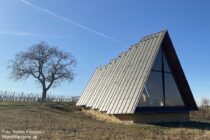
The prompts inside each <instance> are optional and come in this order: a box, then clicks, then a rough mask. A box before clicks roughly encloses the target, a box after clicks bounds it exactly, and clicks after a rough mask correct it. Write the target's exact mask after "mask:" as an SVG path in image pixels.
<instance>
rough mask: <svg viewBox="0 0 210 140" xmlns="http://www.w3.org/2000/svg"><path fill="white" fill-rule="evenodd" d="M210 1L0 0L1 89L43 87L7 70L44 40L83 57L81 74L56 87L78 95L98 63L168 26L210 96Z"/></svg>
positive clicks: (188, 68)
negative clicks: (17, 79) (14, 76)
mask: <svg viewBox="0 0 210 140" xmlns="http://www.w3.org/2000/svg"><path fill="white" fill-rule="evenodd" d="M209 6H210V2H209V1H207V0H206V1H198V0H185V1H183V0H177V1H172V0H160V1H156V0H141V1H140V0H125V1H122V0H115V1H113V0H89V1H85V0H68V1H67V0H44V1H43V0H28V1H26V0H25V1H24V0H0V53H1V55H0V66H1V67H0V90H8V91H17V92H22V91H23V92H33V93H39V92H40V89H39V85H38V84H37V83H34V82H33V80H32V79H29V80H27V81H20V82H15V81H12V80H11V79H9V78H8V77H9V73H8V70H7V62H8V60H9V59H12V58H13V57H14V55H15V54H16V53H18V52H20V51H24V50H26V49H27V48H28V47H30V46H31V45H33V44H35V43H38V42H40V41H46V42H48V43H49V44H50V45H52V46H58V47H59V48H61V49H62V50H65V51H68V52H71V53H72V54H73V55H74V56H75V57H76V58H77V61H78V65H77V68H76V69H75V71H76V73H77V77H76V79H75V80H74V81H73V82H71V83H63V84H61V85H60V86H59V87H57V88H55V89H52V90H50V92H51V93H52V94H55V95H65V96H75V95H80V94H81V93H82V90H83V89H84V87H85V85H86V84H87V82H88V80H89V78H90V77H91V75H92V73H93V72H94V70H95V68H96V67H97V66H100V65H103V64H106V63H108V62H109V60H110V59H112V58H115V57H116V56H117V55H118V54H119V53H120V52H122V51H125V50H126V49H127V48H128V47H129V46H130V45H132V44H135V43H137V42H138V41H139V40H140V38H141V37H143V36H145V35H148V34H151V33H154V32H158V31H160V30H162V29H168V30H169V34H170V36H171V38H172V41H173V44H174V46H175V49H176V51H177V54H178V57H179V58H180V61H181V64H182V67H183V69H184V72H185V74H186V77H187V79H188V82H189V84H190V87H191V90H192V92H193V94H194V96H195V98H196V99H197V100H199V99H200V98H202V97H208V98H209V97H210V95H209V94H210V75H209V72H210V57H209V54H210V26H209V25H210V14H209V13H210V10H209Z"/></svg>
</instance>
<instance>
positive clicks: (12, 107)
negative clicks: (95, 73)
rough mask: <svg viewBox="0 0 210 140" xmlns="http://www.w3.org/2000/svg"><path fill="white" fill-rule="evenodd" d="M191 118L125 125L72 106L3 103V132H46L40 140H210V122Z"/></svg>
mask: <svg viewBox="0 0 210 140" xmlns="http://www.w3.org/2000/svg"><path fill="white" fill-rule="evenodd" d="M208 111H209V112H210V110H208ZM191 117H192V119H193V121H191V122H187V123H159V124H133V125H124V124H115V123H107V122H104V121H99V120H95V119H94V118H92V117H90V116H87V115H85V114H83V113H82V112H81V111H80V108H78V107H75V106H74V104H72V103H48V104H41V103H23V102H0V118H1V119H0V130H33V131H34V130H38V131H42V132H44V133H43V134H41V135H39V136H38V139H51V140H54V139H55V140H57V139H58V140H59V139H60V140H65V139H77V140H79V139H81V140H100V139H104V140H109V139H110V140H144V139H156V140H158V139H170V140H180V139H181V140H182V139H183V140H185V139H186V140H187V139H189V140H193V139H195V140H200V139H206V140H207V139H210V122H209V119H210V118H207V119H206V118H202V116H201V115H200V116H199V112H195V113H194V114H192V115H191ZM196 120H199V121H196Z"/></svg>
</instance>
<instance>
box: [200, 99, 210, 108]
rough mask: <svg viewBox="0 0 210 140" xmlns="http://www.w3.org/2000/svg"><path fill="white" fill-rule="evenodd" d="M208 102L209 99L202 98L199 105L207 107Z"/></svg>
mask: <svg viewBox="0 0 210 140" xmlns="http://www.w3.org/2000/svg"><path fill="white" fill-rule="evenodd" d="M209 103H210V100H209V99H208V98H202V99H201V106H202V107H208V105H209Z"/></svg>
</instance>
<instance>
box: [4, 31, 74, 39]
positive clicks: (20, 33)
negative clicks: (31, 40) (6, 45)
mask: <svg viewBox="0 0 210 140" xmlns="http://www.w3.org/2000/svg"><path fill="white" fill-rule="evenodd" d="M1 34H2V35H12V36H32V37H51V38H71V37H69V36H59V35H44V34H35V33H30V32H23V31H0V35H1Z"/></svg>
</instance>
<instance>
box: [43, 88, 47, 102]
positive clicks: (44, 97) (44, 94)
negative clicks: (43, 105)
mask: <svg viewBox="0 0 210 140" xmlns="http://www.w3.org/2000/svg"><path fill="white" fill-rule="evenodd" d="M46 97H47V90H46V89H45V88H43V90H42V102H46Z"/></svg>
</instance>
